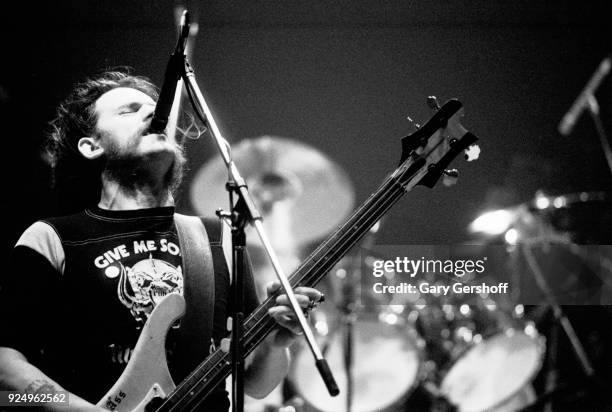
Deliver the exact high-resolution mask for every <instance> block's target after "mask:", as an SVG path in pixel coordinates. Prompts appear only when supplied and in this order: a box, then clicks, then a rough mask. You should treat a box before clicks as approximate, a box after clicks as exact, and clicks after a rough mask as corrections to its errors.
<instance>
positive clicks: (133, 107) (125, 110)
mask: <svg viewBox="0 0 612 412" xmlns="http://www.w3.org/2000/svg"><path fill="white" fill-rule="evenodd" d="M141 107H142V103H137V102H133V103H129V104H124V105H122V106H120V107H119V109H118V111H117V112H118V113H119V114H120V115H124V114H132V113H137V112H138V110H140V108H141Z"/></svg>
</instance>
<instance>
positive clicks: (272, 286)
mask: <svg viewBox="0 0 612 412" xmlns="http://www.w3.org/2000/svg"><path fill="white" fill-rule="evenodd" d="M280 286H281V284H280V282H279V281H278V280H273V281H272V282H270V283H268V284H267V285H266V293H267V294H268V296H270V295H272V294H273V293H274V292H276V291H277V290H278V289H280Z"/></svg>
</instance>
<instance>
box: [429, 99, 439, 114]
mask: <svg viewBox="0 0 612 412" xmlns="http://www.w3.org/2000/svg"><path fill="white" fill-rule="evenodd" d="M427 106H429V108H430V109H431V110H433V111H434V112H437V111H438V110H440V104H438V99H437V98H436V96H427Z"/></svg>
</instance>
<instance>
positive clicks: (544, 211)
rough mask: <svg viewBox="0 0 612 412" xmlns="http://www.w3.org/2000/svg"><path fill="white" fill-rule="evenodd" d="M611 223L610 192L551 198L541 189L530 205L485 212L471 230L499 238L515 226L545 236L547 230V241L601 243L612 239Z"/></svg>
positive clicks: (527, 203) (582, 193)
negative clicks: (563, 237)
mask: <svg viewBox="0 0 612 412" xmlns="http://www.w3.org/2000/svg"><path fill="white" fill-rule="evenodd" d="M611 222H612V197H611V196H610V195H609V194H608V193H607V192H577V193H569V194H563V195H558V196H548V195H545V194H544V192H543V191H541V190H539V191H537V192H536V194H535V196H534V198H533V199H530V200H529V201H527V202H524V203H522V204H519V205H515V206H512V207H508V208H504V209H497V210H491V211H488V212H486V213H483V214H482V215H480V216H479V217H478V218H476V219H475V220H473V221H472V222H471V223H470V225H469V231H470V232H471V233H481V234H485V235H489V236H497V235H500V234H503V233H505V232H506V231H507V230H508V229H511V228H513V227H514V228H519V229H520V230H521V232H523V234H528V233H530V232H532V234H533V233H537V235H538V236H540V237H541V236H542V235H543V232H542V229H544V228H545V229H547V230H546V233H547V234H548V236H545V238H546V239H547V240H554V239H557V240H559V239H561V237H559V236H566V237H567V238H568V239H572V240H573V241H575V242H578V243H597V242H598V241H599V242H600V243H601V242H602V241H603V239H604V238H605V239H607V241H610V239H611V238H612V236H611V234H612V233H611V231H610V227H612V223H611ZM554 235H557V236H554ZM550 236H552V238H550ZM568 236H569V237H568Z"/></svg>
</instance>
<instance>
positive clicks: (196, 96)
mask: <svg viewBox="0 0 612 412" xmlns="http://www.w3.org/2000/svg"><path fill="white" fill-rule="evenodd" d="M183 17H184V18H185V25H186V26H188V25H189V22H188V12H187V11H184V12H183ZM184 31H185V32H187V33H188V32H189V30H184ZM182 63H183V65H182V67H180V69H181V70H180V73H181V77H182V78H183V81H184V84H185V87H186V89H187V92H188V94H189V96H190V97H191V103H192V106H193V108H194V110H195V112H196V113H197V114H198V116H199V117H200V119H201V120H202V121H203V122H204V123H205V125H206V126H207V127H208V130H209V131H210V134H211V136H212V137H213V140H214V142H215V143H216V145H217V148H218V150H219V153H220V154H221V157H222V159H223V161H224V162H225V165H226V167H227V170H228V183H227V185H226V188H227V190H228V192H229V201H230V212H229V213H227V212H221V213H220V215H221V216H223V217H226V218H229V219H230V221H231V225H232V249H233V265H232V266H233V269H234V270H233V274H232V283H233V290H234V292H233V293H234V299H235V301H234V312H233V317H232V328H231V329H232V339H231V341H232V344H231V354H232V388H233V391H232V397H233V399H232V409H233V410H234V411H236V412H243V410H244V363H243V360H242V358H243V352H244V350H243V349H244V348H243V341H242V337H243V325H242V323H243V319H244V309H243V307H244V265H243V263H244V260H243V259H244V256H245V248H246V235H245V232H244V228H245V227H246V225H247V224H248V223H250V224H252V225H253V226H254V228H255V230H256V231H257V234H258V236H259V239H260V241H261V243H262V245H263V247H264V250H265V252H266V254H267V255H268V258H269V259H270V262H271V264H272V267H273V268H274V271H275V272H276V275H277V277H278V279H279V281H280V283H281V286H282V287H283V289H284V292H285V293H286V294H287V298H288V299H289V303H290V306H291V308H292V309H293V312H294V313H295V315H296V317H297V320H298V322H299V324H300V327H301V329H302V330H303V331H304V336H305V337H306V340H307V342H308V345H309V346H310V350H311V351H312V354H313V356H314V357H315V365H316V367H317V369H318V371H319V373H320V374H321V377H322V379H323V381H324V383H325V385H326V387H327V390H328V391H329V393H330V395H332V396H336V395H337V394H338V393H339V390H338V386H337V384H336V381H335V380H334V377H333V375H332V373H331V370H330V369H329V365H328V364H327V361H326V360H325V358H324V357H323V354H322V353H321V350H320V349H319V347H318V346H317V343H316V341H315V338H314V334H313V333H312V330H311V329H310V327H309V325H308V322H307V320H306V317H305V316H304V312H303V311H302V309H301V307H300V305H299V303H298V301H297V299H296V297H295V293H294V292H293V289H292V288H291V285H290V283H289V280H288V279H287V277H286V275H285V274H284V272H283V269H282V268H281V265H280V261H279V260H278V257H277V256H276V253H275V252H274V250H273V249H272V245H271V243H270V241H269V239H268V236H267V235H266V233H265V231H264V228H263V224H262V216H261V214H260V213H259V211H258V210H257V208H256V206H255V203H254V202H253V199H252V198H251V195H250V193H249V190H248V188H247V184H246V181H245V180H244V178H243V177H242V176H241V175H240V172H239V171H238V168H237V167H236V164H235V163H234V161H233V160H232V158H231V148H230V145H229V143H228V142H227V140H225V138H223V137H222V135H221V132H220V131H219V128H218V127H217V123H216V122H215V120H214V118H213V115H212V112H211V111H210V108H209V107H208V105H207V104H206V101H205V99H204V96H203V95H202V92H201V91H200V88H199V87H198V84H197V82H196V79H195V72H194V71H193V69H192V68H191V66H190V65H189V62H188V61H187V58H186V57H185V55H184V54H183V55H182ZM234 196H237V199H238V200H237V201H236V203H235V204H234Z"/></svg>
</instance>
